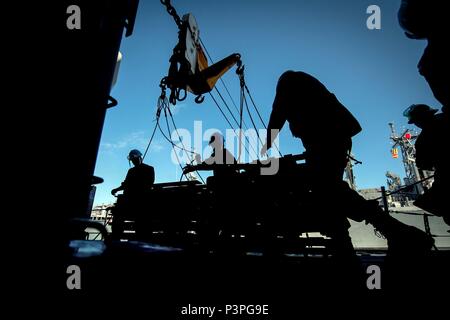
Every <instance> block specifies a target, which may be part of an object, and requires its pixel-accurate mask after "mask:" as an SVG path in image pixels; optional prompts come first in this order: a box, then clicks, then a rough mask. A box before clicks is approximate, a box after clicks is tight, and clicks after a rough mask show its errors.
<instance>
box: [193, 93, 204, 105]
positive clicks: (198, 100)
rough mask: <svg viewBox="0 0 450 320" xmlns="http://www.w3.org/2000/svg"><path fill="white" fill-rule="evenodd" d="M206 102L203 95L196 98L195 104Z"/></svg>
mask: <svg viewBox="0 0 450 320" xmlns="http://www.w3.org/2000/svg"><path fill="white" fill-rule="evenodd" d="M204 100H205V97H204V96H203V95H199V96H197V97H196V98H195V103H198V104H200V103H202V102H203V101H204Z"/></svg>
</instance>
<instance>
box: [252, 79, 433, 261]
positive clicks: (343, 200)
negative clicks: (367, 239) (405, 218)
mask: <svg viewBox="0 0 450 320" xmlns="http://www.w3.org/2000/svg"><path fill="white" fill-rule="evenodd" d="M286 121H287V122H288V123H289V128H290V130H291V132H292V134H293V135H294V137H297V138H300V139H301V140H302V142H303V146H304V147H305V149H306V152H305V154H306V159H305V160H306V166H307V169H308V171H309V175H310V179H309V180H310V184H311V189H312V191H313V194H315V197H317V198H318V199H319V198H320V195H323V194H326V195H327V197H329V196H331V197H334V200H335V201H331V202H332V204H328V205H330V209H332V210H333V211H337V212H338V213H340V214H345V215H346V216H347V217H349V218H351V219H352V220H355V221H363V220H366V222H367V223H371V224H372V225H374V227H375V228H377V229H378V230H379V231H380V232H382V233H383V234H384V235H385V236H386V237H387V239H388V242H389V249H390V250H391V251H393V252H395V251H402V250H406V249H408V248H413V249H414V250H417V251H419V250H420V249H423V250H428V249H430V248H431V246H432V243H433V240H432V239H431V238H429V237H428V236H427V235H426V234H425V233H424V232H423V231H421V230H419V229H417V228H414V227H411V226H407V225H405V224H403V223H401V222H399V221H397V220H395V219H393V218H392V217H391V216H390V215H389V214H387V213H385V212H384V211H383V210H382V209H381V208H379V206H378V203H377V202H375V201H367V200H365V199H364V198H363V197H361V196H360V195H359V194H358V193H357V192H356V191H354V190H352V189H350V187H349V186H348V184H347V183H345V182H344V181H343V179H342V177H343V174H344V169H345V167H346V164H347V162H348V155H349V152H350V150H351V147H352V140H351V139H352V137H353V136H355V135H356V134H358V133H359V132H360V131H361V127H360V125H359V123H358V121H357V120H356V119H355V118H354V117H353V115H352V114H351V113H350V112H349V111H348V110H347V109H346V108H345V107H344V106H343V105H342V104H341V103H340V102H339V101H338V99H337V98H336V96H335V95H334V94H333V93H331V92H330V91H328V89H327V88H326V87H325V86H324V85H323V84H322V83H321V82H320V81H319V80H317V79H316V78H314V77H313V76H311V75H309V74H307V73H304V72H294V71H287V72H285V73H284V74H283V75H282V76H281V77H280V79H279V81H278V85H277V89H276V96H275V100H274V103H273V109H272V113H271V115H270V120H269V125H268V136H267V142H266V144H265V145H264V146H263V148H262V150H261V153H265V152H266V150H267V149H269V148H270V147H271V145H272V142H273V141H274V139H275V138H276V135H271V134H270V132H271V130H272V129H276V130H281V129H282V127H283V125H284V123H285V122H286ZM333 202H334V203H333ZM337 204H340V206H338V205H337ZM344 210H345V211H344Z"/></svg>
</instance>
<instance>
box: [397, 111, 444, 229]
mask: <svg viewBox="0 0 450 320" xmlns="http://www.w3.org/2000/svg"><path fill="white" fill-rule="evenodd" d="M437 111H438V110H437V109H432V108H430V107H429V106H427V105H425V104H413V105H412V106H410V107H409V108H408V109H406V110H405V112H404V113H403V114H404V116H406V117H408V123H409V124H415V125H416V126H417V127H419V128H420V129H422V131H421V132H420V134H419V136H418V137H417V140H416V143H415V147H416V165H417V167H418V168H419V169H421V170H434V182H433V185H432V187H431V188H430V189H429V190H427V191H425V193H424V194H423V195H421V196H420V197H419V198H418V199H417V200H416V201H415V202H414V204H415V205H416V206H418V207H419V208H422V209H424V210H426V211H428V212H431V213H433V214H435V215H437V216H440V217H443V218H444V221H445V222H446V223H447V224H448V225H450V212H449V210H448V204H447V202H448V201H447V197H448V195H449V194H450V192H449V191H450V190H449V181H450V180H449V163H450V158H449V155H448V154H449V153H448V151H447V150H445V148H444V146H445V145H446V141H447V139H448V131H449V129H448V122H446V120H445V115H444V114H443V113H438V114H436V112H437Z"/></svg>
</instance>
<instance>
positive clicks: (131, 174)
mask: <svg viewBox="0 0 450 320" xmlns="http://www.w3.org/2000/svg"><path fill="white" fill-rule="evenodd" d="M128 161H131V162H132V163H133V167H132V168H130V169H129V170H128V173H127V175H126V177H125V180H124V181H123V182H122V184H121V185H120V187H117V188H115V189H112V190H111V194H112V195H114V196H115V195H116V193H117V192H119V191H123V195H122V196H121V197H120V198H119V199H118V201H117V204H116V206H115V210H114V211H113V225H112V231H113V235H114V236H115V237H116V236H117V237H119V236H120V235H121V234H122V232H123V227H124V226H123V223H124V220H125V219H126V218H127V217H128V218H136V217H137V216H138V215H139V213H140V212H139V211H140V210H141V209H142V208H143V207H144V204H145V198H146V195H148V194H149V192H150V191H151V189H152V186H153V183H154V182H155V170H154V168H153V167H152V166H149V165H147V164H145V163H143V161H142V153H141V152H140V151H139V150H136V149H133V150H131V151H130V153H129V154H128Z"/></svg>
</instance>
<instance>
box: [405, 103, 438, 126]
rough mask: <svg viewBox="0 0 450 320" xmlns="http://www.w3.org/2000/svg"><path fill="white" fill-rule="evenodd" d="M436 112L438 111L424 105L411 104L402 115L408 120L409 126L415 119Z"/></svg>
mask: <svg viewBox="0 0 450 320" xmlns="http://www.w3.org/2000/svg"><path fill="white" fill-rule="evenodd" d="M437 111H438V109H433V108H431V107H430V106H427V105H426V104H413V105H411V106H409V107H408V108H407V109H406V110H405V111H403V115H404V116H405V117H407V118H408V123H409V124H411V123H414V122H415V121H416V120H417V119H419V118H421V117H423V116H426V115H433V114H435V113H436V112H437Z"/></svg>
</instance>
